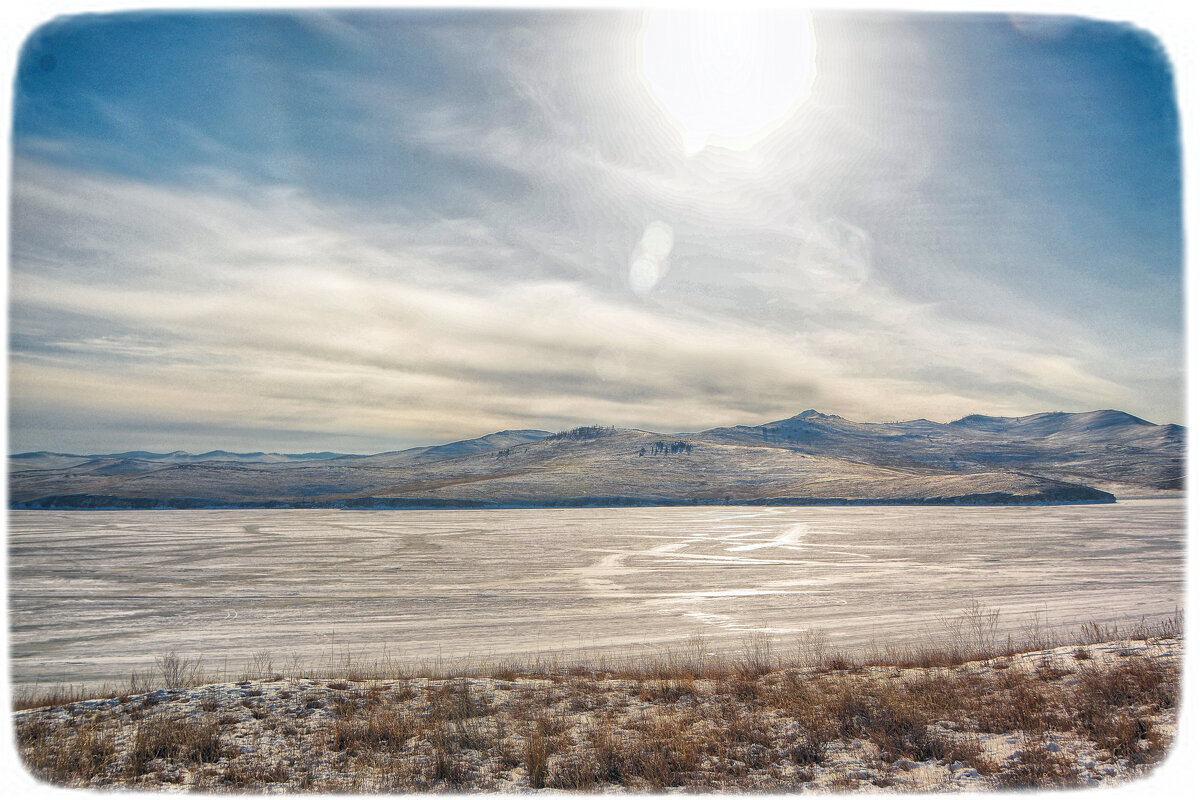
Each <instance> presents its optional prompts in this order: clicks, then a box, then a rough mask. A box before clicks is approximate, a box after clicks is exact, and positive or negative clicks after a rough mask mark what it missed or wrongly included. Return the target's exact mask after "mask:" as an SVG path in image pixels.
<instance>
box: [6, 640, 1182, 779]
mask: <svg viewBox="0 0 1200 800" xmlns="http://www.w3.org/2000/svg"><path fill="white" fill-rule="evenodd" d="M1181 653H1182V641H1181V639H1180V638H1178V637H1165V638H1158V639H1152V640H1148V641H1129V640H1126V641H1120V642H1108V643H1104V644H1093V645H1087V646H1078V647H1076V646H1070V647H1059V648H1055V649H1047V650H1041V651H1037V652H1030V653H1023V654H1019V655H1009V656H1003V657H997V658H992V659H988V660H986V661H975V662H970V663H966V664H961V665H958V666H898V665H884V666H880V665H874V666H864V665H855V664H851V663H848V662H845V661H844V660H843V659H841V658H837V657H835V658H827V659H825V660H824V661H823V662H822V663H819V664H817V665H815V666H808V667H805V668H797V667H792V668H787V669H781V668H778V667H777V666H774V667H773V666H772V665H768V664H755V663H753V661H752V660H744V661H741V662H737V663H732V662H731V663H727V664H723V665H716V666H714V665H712V664H707V665H703V666H700V665H689V664H685V663H678V664H674V665H662V664H659V665H656V666H655V667H654V668H653V669H647V670H645V671H642V672H637V671H634V670H630V669H625V670H623V671H621V672H617V673H614V672H606V671H597V670H591V669H582V668H579V669H575V670H559V671H555V672H549V671H547V672H543V673H538V672H536V671H534V672H525V673H524V674H522V673H520V672H518V671H516V670H513V671H511V672H508V671H505V670H503V669H498V670H496V671H494V672H493V674H491V675H489V676H487V677H438V678H416V677H405V678H402V679H393V680H347V679H344V678H320V679H317V678H305V677H283V676H278V675H267V676H265V677H264V679H262V680H253V681H249V680H247V681H240V682H236V683H224V684H216V685H208V686H197V687H191V688H179V689H165V690H159V691H154V692H148V693H142V694H137V695H128V696H119V697H112V698H108V699H97V700H86V701H79V702H73V703H69V704H65V705H60V706H52V707H44V708H34V709H29V710H24V711H18V712H16V714H15V722H16V730H17V740H18V746H19V750H20V754H21V757H22V759H23V760H24V762H25V764H26V766H27V768H28V769H29V770H30V771H31V772H32V773H33V774H34V775H36V776H37V777H38V778H39V779H41V780H44V781H47V782H50V783H53V784H58V785H65V786H72V787H105V786H115V787H134V788H142V789H156V790H164V789H177V790H199V791H218V792H220V791H246V790H250V791H266V792H271V793H275V792H297V791H311V792H380V791H453V792H471V791H487V792H520V791H529V790H532V789H550V790H555V789H557V790H567V791H634V792H674V791H689V790H690V791H695V790H698V789H710V790H725V791H753V792H785V791H786V792H795V791H864V792H870V791H885V790H886V791H976V790H989V789H1007V788H1015V787H1027V786H1036V787H1057V786H1064V787H1065V786H1096V785H1112V784H1118V783H1121V782H1124V781H1128V780H1130V779H1131V778H1133V777H1135V776H1138V775H1141V774H1145V773H1146V772H1147V771H1149V770H1152V769H1153V768H1154V767H1155V766H1156V765H1157V764H1158V763H1159V762H1160V761H1161V760H1162V759H1163V758H1164V757H1165V755H1166V753H1167V751H1168V749H1169V746H1170V744H1171V742H1172V740H1173V738H1174V736H1175V733H1176V703H1177V698H1178V692H1179V666H1180V659H1181Z"/></svg>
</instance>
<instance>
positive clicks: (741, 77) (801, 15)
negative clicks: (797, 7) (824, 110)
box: [640, 9, 813, 154]
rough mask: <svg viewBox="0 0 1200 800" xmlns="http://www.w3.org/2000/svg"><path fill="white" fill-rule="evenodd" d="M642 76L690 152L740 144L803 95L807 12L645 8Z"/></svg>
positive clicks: (807, 81) (769, 126)
mask: <svg viewBox="0 0 1200 800" xmlns="http://www.w3.org/2000/svg"><path fill="white" fill-rule="evenodd" d="M640 56H641V64H640V66H641V78H642V80H643V82H644V83H645V84H646V86H647V87H648V88H649V89H650V91H651V92H652V93H653V95H654V97H655V98H656V99H657V100H658V102H659V103H661V104H662V105H663V106H664V107H665V109H666V110H667V111H668V112H669V113H670V115H671V117H672V118H673V119H674V120H675V123H676V124H677V125H678V126H679V128H680V131H681V133H682V134H683V140H684V148H685V150H686V151H687V152H688V153H689V154H691V153H695V152H697V151H699V150H701V149H702V148H703V147H704V146H705V145H706V144H709V143H712V144H719V145H721V146H722V147H729V148H733V149H746V148H749V147H752V146H753V145H754V144H756V143H757V142H759V141H760V140H761V139H762V138H763V137H764V136H766V135H767V134H768V133H770V132H771V130H773V129H774V128H775V127H777V126H778V124H779V123H780V122H782V121H783V120H784V119H785V118H786V117H787V116H788V115H790V114H791V113H792V112H793V111H794V110H795V109H796V108H797V107H798V106H799V105H800V104H801V103H802V102H803V101H804V100H805V99H806V98H807V97H808V92H809V89H810V87H811V86H812V79H813V36H812V26H811V24H810V19H809V15H808V14H807V13H806V12H800V11H793V12H784V13H773V14H772V13H754V12H743V13H739V12H736V11H722V12H716V11H684V10H678V9H656V10H654V11H651V12H649V13H648V14H647V15H646V18H645V20H644V22H643V24H642V32H641V48H640Z"/></svg>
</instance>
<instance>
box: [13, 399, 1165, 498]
mask: <svg viewBox="0 0 1200 800" xmlns="http://www.w3.org/2000/svg"><path fill="white" fill-rule="evenodd" d="M1184 433H1185V430H1184V428H1183V427H1181V426H1179V425H1155V424H1153V423H1150V422H1147V421H1145V420H1143V419H1139V418H1137V417H1135V416H1132V415H1130V414H1126V413H1124V412H1121V411H1111V410H1108V411H1091V412H1086V413H1074V414H1072V413H1062V412H1053V413H1043V414H1033V415H1030V416H1024V417H989V416H982V415H977V414H976V415H971V416H967V417H963V418H962V419H959V420H955V421H954V422H950V423H938V422H931V421H929V420H925V419H917V420H910V421H906V422H870V423H864V422H852V421H850V420H847V419H843V418H842V417H839V416H836V415H832V414H822V413H820V412H817V411H815V410H809V411H805V412H803V413H801V414H798V415H796V416H794V417H790V418H788V419H784V420H779V421H776V422H769V423H766V424H763V425H755V426H743V425H738V426H734V427H721V428H712V429H710V430H705V431H700V432H695V433H670V434H664V433H654V432H651V431H642V430H635V429H626V428H613V427H601V426H590V427H582V428H576V429H574V430H571V431H563V432H559V433H551V432H549V431H542V430H516V431H500V432H498V433H492V434H489V435H487V436H483V437H480V438H476V439H467V440H464V441H459V442H452V443H449V444H443V445H436V446H430V447H417V448H412V449H409V450H400V451H393V452H387V453H377V454H373V455H354V454H341V453H330V452H320V453H301V454H296V453H291V454H286V453H261V452H255V453H231V452H226V451H222V450H217V451H212V452H208V453H202V454H199V455H193V454H190V453H185V452H182V451H176V452H172V453H150V452H144V451H132V452H124V453H114V454H93V455H74V454H69V453H50V452H35V453H19V454H15V455H11V456H9V502H10V505H11V507H13V508H201V507H344V508H487V507H555V506H619V505H681V504H688V505H691V504H776V505H804V504H841V503H847V504H849V503H855V504H859V503H862V504H1036V503H1063V502H1069V503H1081V502H1113V501H1114V500H1115V499H1116V498H1117V497H1129V496H1137V495H1146V494H1156V493H1163V492H1175V491H1178V490H1181V489H1182V488H1183V480H1184Z"/></svg>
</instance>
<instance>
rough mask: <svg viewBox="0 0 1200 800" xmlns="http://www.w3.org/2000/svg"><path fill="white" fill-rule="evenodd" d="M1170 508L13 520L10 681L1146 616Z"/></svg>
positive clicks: (1153, 612)
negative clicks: (158, 665) (172, 661)
mask: <svg viewBox="0 0 1200 800" xmlns="http://www.w3.org/2000/svg"><path fill="white" fill-rule="evenodd" d="M1185 530H1186V529H1185V524H1184V504H1183V502H1182V501H1181V500H1178V499H1175V500H1134V501H1124V502H1121V503H1117V504H1113V505H1087V506H1049V507H1004V508H993V507H977V508H916V507H885V508H861V507H839V508H698V509H689V508H641V509H636V508H626V509H569V510H568V509H563V510H535V511H529V510H522V511H517V510H512V511H502V510H496V511H353V512H350V511H301V510H275V511H271V510H255V511H229V510H224V511H217V510H210V511H169V512H151V511H140V512H86V511H79V512H53V511H35V512H13V513H11V514H10V517H9V535H8V541H9V610H10V617H9V622H10V646H11V650H10V652H11V665H12V671H13V681H14V686H15V688H16V689H17V690H18V691H24V690H26V689H29V688H31V687H34V686H42V687H46V686H49V685H55V684H60V683H82V682H89V683H102V682H105V681H113V682H122V681H127V680H128V678H129V675H130V673H131V672H132V671H134V670H144V669H146V668H147V667H149V666H151V665H152V664H153V662H154V659H155V658H157V657H160V656H162V655H163V654H164V653H167V652H168V651H172V650H173V651H175V652H177V653H179V654H180V655H183V656H186V657H198V658H201V659H203V662H204V668H205V670H206V671H208V672H209V673H210V674H216V675H217V676H224V677H226V678H233V677H236V676H237V675H239V674H240V672H241V671H242V669H243V667H244V665H245V664H247V663H248V662H250V661H252V660H253V659H254V658H255V657H256V655H261V654H263V653H267V654H269V655H270V656H271V658H272V659H273V660H274V662H275V664H277V665H279V666H284V665H291V666H294V667H298V666H302V665H307V666H314V665H322V664H324V665H333V664H336V663H340V662H342V661H344V660H350V661H353V662H354V663H358V664H363V665H370V664H382V665H386V664H389V663H407V664H413V663H424V664H427V665H428V664H434V663H436V662H442V663H455V664H458V663H463V662H489V661H498V660H503V659H505V658H508V657H510V656H511V655H513V654H527V653H531V652H533V653H537V652H541V653H549V652H566V653H578V652H579V651H587V652H588V653H590V654H592V655H600V654H609V655H613V654H622V655H626V656H631V657H635V658H642V657H645V656H647V655H653V654H654V653H656V652H658V651H659V650H660V649H661V648H664V647H678V646H679V645H681V644H682V643H684V642H686V641H687V640H688V639H689V637H695V636H697V635H699V636H703V637H705V638H706V640H707V642H708V643H709V645H710V646H711V647H712V648H713V649H714V650H722V649H725V650H731V651H736V650H738V649H739V648H740V646H741V644H742V642H743V640H744V639H745V638H746V637H747V636H748V635H749V634H751V633H753V632H756V631H762V632H766V633H767V635H769V636H770V637H771V638H772V639H773V645H774V647H775V648H776V649H777V650H780V651H784V650H787V649H789V648H792V647H794V646H795V642H796V641H797V639H798V638H799V637H803V636H805V635H806V634H808V633H810V632H812V631H814V630H820V631H824V632H826V633H827V634H828V636H829V639H830V643H831V644H832V645H835V646H839V647H852V646H867V645H870V644H872V643H874V644H875V645H879V646H882V645H886V644H889V643H893V642H912V641H928V640H930V639H936V638H938V637H939V636H940V635H942V634H943V633H945V630H944V626H945V621H946V620H947V619H949V618H953V617H955V616H957V615H958V614H959V612H960V611H961V610H962V609H963V608H964V607H967V606H968V605H970V604H971V603H972V602H978V603H980V604H981V605H982V606H984V607H987V608H995V609H999V610H1000V611H1001V616H1000V618H999V626H998V633H999V635H1000V636H1001V637H1003V635H1004V634H1005V633H1014V634H1017V635H1018V636H1020V635H1021V634H1024V633H1026V632H1028V629H1029V628H1030V627H1036V626H1046V625H1048V624H1053V625H1057V626H1059V629H1060V630H1070V631H1073V630H1075V629H1076V628H1077V627H1078V625H1080V624H1082V623H1085V622H1091V621H1095V622H1100V623H1102V624H1111V623H1115V622H1120V623H1130V622H1136V621H1137V620H1138V619H1140V618H1142V617H1146V618H1150V619H1154V618H1158V617H1162V616H1166V615H1169V614H1171V613H1172V612H1174V611H1175V610H1176V609H1177V608H1181V607H1182V605H1183V599H1184V589H1183V576H1184V544H1183V543H1184V536H1185Z"/></svg>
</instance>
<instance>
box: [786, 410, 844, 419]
mask: <svg viewBox="0 0 1200 800" xmlns="http://www.w3.org/2000/svg"><path fill="white" fill-rule="evenodd" d="M792 419H841V417H839V416H838V415H837V414H822V413H821V412H820V411H817V410H816V409H815V408H810V409H808V410H807V411H801V412H800V413H799V414H797V415H796V416H794V417H792Z"/></svg>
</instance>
